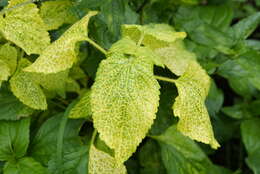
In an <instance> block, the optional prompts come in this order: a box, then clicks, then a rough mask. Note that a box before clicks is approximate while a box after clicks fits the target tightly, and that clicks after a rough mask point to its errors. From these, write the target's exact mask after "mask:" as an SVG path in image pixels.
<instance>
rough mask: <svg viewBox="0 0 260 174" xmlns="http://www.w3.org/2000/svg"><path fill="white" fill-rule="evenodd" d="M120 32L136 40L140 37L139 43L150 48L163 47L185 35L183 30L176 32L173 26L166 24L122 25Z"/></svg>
mask: <svg viewBox="0 0 260 174" xmlns="http://www.w3.org/2000/svg"><path fill="white" fill-rule="evenodd" d="M122 34H123V36H129V37H130V38H131V39H133V40H134V41H136V42H138V41H139V40H140V39H141V40H142V42H141V43H143V44H144V45H145V46H148V47H150V48H152V49H156V48H161V47H165V46H167V45H168V44H170V43H173V42H175V41H176V40H178V39H183V38H185V37H186V33H185V32H176V31H175V30H174V29H173V27H171V26H170V25H167V24H150V25H144V26H141V25H123V27H122Z"/></svg>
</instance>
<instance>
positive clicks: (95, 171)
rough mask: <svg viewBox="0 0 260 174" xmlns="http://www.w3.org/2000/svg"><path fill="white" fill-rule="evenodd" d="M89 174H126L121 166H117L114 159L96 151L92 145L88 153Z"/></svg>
mask: <svg viewBox="0 0 260 174" xmlns="http://www.w3.org/2000/svg"><path fill="white" fill-rule="evenodd" d="M88 172H89V174H126V168H125V166H124V165H123V164H120V165H117V163H116V160H115V158H113V157H112V156H110V155H109V154H107V153H105V152H102V151H101V150H98V149H97V148H96V147H95V146H94V145H92V146H91V147H90V152H89V169H88Z"/></svg>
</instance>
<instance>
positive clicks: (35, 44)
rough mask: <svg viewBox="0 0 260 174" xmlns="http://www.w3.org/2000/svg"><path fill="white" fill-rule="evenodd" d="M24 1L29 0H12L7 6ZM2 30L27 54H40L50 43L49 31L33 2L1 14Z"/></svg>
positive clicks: (0, 23) (6, 36)
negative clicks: (3, 14)
mask: <svg viewBox="0 0 260 174" xmlns="http://www.w3.org/2000/svg"><path fill="white" fill-rule="evenodd" d="M24 2H27V0H10V1H9V5H8V6H7V8H12V7H14V6H15V5H18V4H21V3H24ZM0 31H1V32H2V34H3V36H4V37H5V38H6V39H7V40H9V41H12V42H13V43H15V44H16V45H18V46H19V47H21V48H22V49H23V50H24V51H25V52H26V53H27V54H40V53H41V52H42V51H43V50H44V49H45V48H46V47H47V46H48V45H49V44H50V38H49V33H48V32H47V30H46V26H45V24H44V22H43V21H42V19H41V17H40V15H39V14H38V8H37V6H36V5H35V4H33V3H30V4H26V5H23V6H20V7H16V8H14V9H12V10H9V11H7V12H6V14H5V17H3V16H0Z"/></svg>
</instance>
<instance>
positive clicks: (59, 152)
mask: <svg viewBox="0 0 260 174" xmlns="http://www.w3.org/2000/svg"><path fill="white" fill-rule="evenodd" d="M74 105H75V102H73V103H71V104H70V105H69V106H68V107H67V109H66V111H65V113H64V115H63V117H62V120H61V122H60V127H59V131H58V138H57V153H56V155H57V166H58V174H62V170H61V169H62V165H63V139H64V132H65V128H66V124H67V122H68V115H69V113H70V110H71V108H72V107H73V106H74Z"/></svg>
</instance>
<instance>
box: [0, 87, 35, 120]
mask: <svg viewBox="0 0 260 174" xmlns="http://www.w3.org/2000/svg"><path fill="white" fill-rule="evenodd" d="M32 113H33V109H31V108H29V107H28V106H26V105H24V104H23V103H21V102H20V101H19V100H18V99H17V98H16V97H15V96H13V95H12V94H11V93H10V92H6V91H0V120H18V119H20V118H21V117H28V116H30V115H31V114H32Z"/></svg>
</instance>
